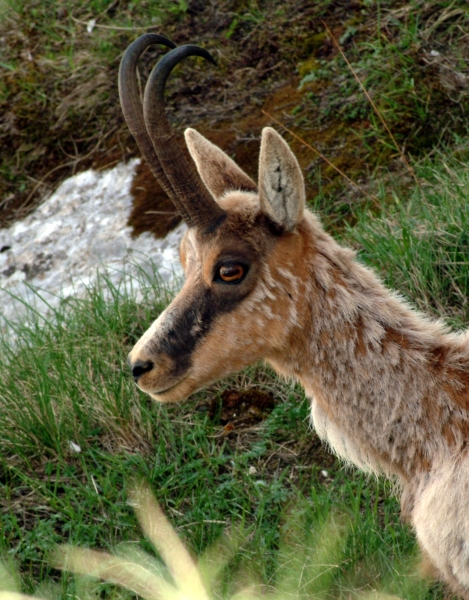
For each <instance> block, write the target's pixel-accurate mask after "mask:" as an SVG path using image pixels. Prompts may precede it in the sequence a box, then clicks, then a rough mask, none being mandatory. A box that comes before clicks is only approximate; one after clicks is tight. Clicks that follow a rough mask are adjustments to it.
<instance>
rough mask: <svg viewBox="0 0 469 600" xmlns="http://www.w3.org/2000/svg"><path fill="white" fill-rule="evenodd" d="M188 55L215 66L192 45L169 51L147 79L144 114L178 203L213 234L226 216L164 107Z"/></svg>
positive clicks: (196, 224) (196, 223) (191, 218)
mask: <svg viewBox="0 0 469 600" xmlns="http://www.w3.org/2000/svg"><path fill="white" fill-rule="evenodd" d="M187 56H201V57H203V58H205V59H206V60H208V61H210V62H212V63H214V64H216V62H215V59H214V58H213V57H212V56H211V54H209V53H208V52H207V51H206V50H204V49H203V48H199V46H194V45H192V44H188V45H186V46H179V47H178V48H175V49H174V50H171V51H170V52H168V54H166V55H165V56H163V57H162V58H161V59H160V60H159V62H158V64H157V65H156V66H155V67H154V68H153V71H152V72H151V74H150V77H149V78H148V81H147V84H146V86H145V94H144V99H143V114H144V119H145V124H146V128H147V131H148V134H149V136H150V139H151V141H152V142H153V147H154V149H155V151H156V154H157V156H158V158H159V160H160V163H161V166H162V167H163V169H164V171H165V174H166V177H167V178H168V180H169V182H170V184H171V186H172V188H173V190H174V192H175V194H176V195H177V197H178V199H179V202H181V203H182V204H183V205H184V208H185V210H186V212H187V213H189V217H190V220H191V221H192V223H193V224H194V225H195V226H196V227H198V228H200V229H202V230H204V231H210V230H212V229H214V228H215V227H216V226H217V225H218V224H219V223H221V222H222V220H223V219H224V218H225V216H226V213H225V211H224V210H223V209H222V208H221V207H220V206H219V205H218V204H217V202H216V201H215V200H214V198H213V196H212V195H211V194H210V192H209V191H208V190H207V188H206V187H205V185H204V183H203V182H202V180H201V178H200V176H199V174H198V172H197V169H196V167H195V165H194V163H193V162H192V161H189V160H188V159H187V158H186V157H185V155H184V154H183V153H182V152H181V149H180V147H179V145H178V143H177V141H176V137H175V133H174V132H173V131H172V129H171V126H170V124H169V123H168V119H167V118H166V114H165V107H164V89H165V84H166V80H167V79H168V76H169V74H170V73H171V71H172V70H173V69H174V67H175V66H176V65H177V64H178V63H179V62H180V61H181V60H183V59H184V58H186V57H187Z"/></svg>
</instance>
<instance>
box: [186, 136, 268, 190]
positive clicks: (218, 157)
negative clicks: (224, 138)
mask: <svg viewBox="0 0 469 600" xmlns="http://www.w3.org/2000/svg"><path fill="white" fill-rule="evenodd" d="M184 136H185V138H186V144H187V148H188V149H189V152H190V154H191V156H192V158H193V159H194V162H195V164H196V166H197V170H198V171H199V174H200V177H201V178H202V181H203V182H204V183H205V185H206V186H207V189H208V190H209V191H210V192H211V194H212V195H213V197H214V198H215V200H218V199H219V198H221V197H222V196H223V195H224V194H226V192H231V191H234V190H242V191H245V192H257V186H256V184H255V183H254V181H253V180H252V179H251V178H250V177H249V176H248V175H246V173H245V172H244V171H243V170H242V169H240V168H239V167H238V165H237V164H236V163H235V162H234V160H232V159H231V158H230V157H229V156H228V155H227V154H225V153H224V152H223V150H221V149H220V148H219V147H218V146H215V144H212V142H209V141H208V140H207V138H205V137H204V136H203V135H201V134H200V133H198V132H197V131H196V130H195V129H186V131H185V132H184Z"/></svg>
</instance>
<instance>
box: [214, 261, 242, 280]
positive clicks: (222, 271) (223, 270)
mask: <svg viewBox="0 0 469 600" xmlns="http://www.w3.org/2000/svg"><path fill="white" fill-rule="evenodd" d="M246 272H247V269H246V268H245V267H244V266H243V265H240V264H233V265H222V266H221V267H220V268H219V270H218V278H219V279H221V281H224V282H225V283H238V282H239V281H241V279H243V277H244V276H245V274H246Z"/></svg>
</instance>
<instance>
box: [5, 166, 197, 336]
mask: <svg viewBox="0 0 469 600" xmlns="http://www.w3.org/2000/svg"><path fill="white" fill-rule="evenodd" d="M137 164H138V160H133V161H130V162H129V163H127V164H123V163H121V164H119V165H117V166H116V167H114V168H113V169H109V170H107V171H101V172H98V171H93V170H89V171H84V172H83V173H79V174H78V175H75V176H74V177H70V178H69V179H67V180H66V181H64V182H63V183H62V184H61V185H60V186H59V187H58V189H57V190H56V191H55V192H54V193H53V194H52V195H51V196H50V197H49V198H48V199H47V200H45V201H44V202H43V203H42V205H41V206H39V207H38V208H37V209H36V210H35V211H34V212H33V213H32V214H31V215H29V216H28V217H26V218H25V219H23V220H22V221H18V222H16V223H15V224H14V225H13V226H12V227H11V228H10V229H0V250H1V249H2V248H3V247H5V246H8V247H10V249H7V250H4V251H3V252H0V331H2V329H3V331H6V328H5V326H4V324H2V319H1V317H4V318H6V319H7V320H17V319H21V318H22V316H23V315H24V313H25V307H24V304H23V302H24V301H27V302H31V303H32V304H33V305H34V307H35V308H36V309H37V310H39V311H41V312H44V311H47V310H50V309H49V308H48V306H47V303H50V304H51V306H53V307H55V306H57V305H58V304H59V302H60V299H61V298H66V297H69V296H73V295H79V296H82V295H84V294H85V293H86V286H89V285H93V284H94V283H95V282H96V279H97V276H98V273H103V272H105V273H107V276H108V277H109V279H110V280H111V281H112V282H113V284H114V285H119V283H120V282H121V281H122V277H123V272H124V271H126V272H127V273H129V272H131V269H129V266H127V267H126V268H125V264H126V263H127V262H128V261H129V260H130V261H131V262H132V264H134V265H137V266H138V268H140V269H142V270H143V271H144V272H145V273H148V274H149V275H151V274H152V268H151V265H150V261H152V262H153V263H154V264H155V265H157V268H158V275H159V276H160V277H161V279H162V280H163V281H165V282H167V283H170V284H174V283H175V282H176V280H178V279H180V276H181V267H180V263H179V243H180V241H181V237H182V235H183V233H184V231H185V229H186V226H185V225H183V224H182V225H180V226H179V227H177V229H175V230H174V231H172V232H170V233H169V234H168V236H167V237H166V238H165V239H159V240H158V239H155V238H154V237H153V235H151V234H150V233H144V234H142V235H141V236H139V237H138V238H136V239H133V238H132V237H131V228H130V227H128V226H127V220H128V217H129V214H130V211H131V209H132V197H131V195H130V186H131V183H132V179H133V176H134V172H135V167H136V165H137ZM134 271H135V269H134ZM127 285H128V284H127ZM131 287H132V290H133V293H135V294H137V295H138V289H139V283H138V281H137V280H135V281H133V282H132V285H131ZM38 294H39V295H40V296H42V297H43V298H44V300H45V301H46V302H44V301H43V300H42V299H41V298H40V297H39V296H38ZM13 295H14V296H17V297H18V298H14V297H13ZM22 301H23V302H22Z"/></svg>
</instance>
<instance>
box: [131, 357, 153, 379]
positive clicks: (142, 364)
mask: <svg viewBox="0 0 469 600" xmlns="http://www.w3.org/2000/svg"><path fill="white" fill-rule="evenodd" d="M130 368H131V369H132V375H133V377H134V381H135V383H137V381H138V380H139V379H140V377H141V376H142V375H143V374H144V373H148V371H151V370H152V369H153V363H152V362H151V360H136V361H135V362H134V363H130Z"/></svg>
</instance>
